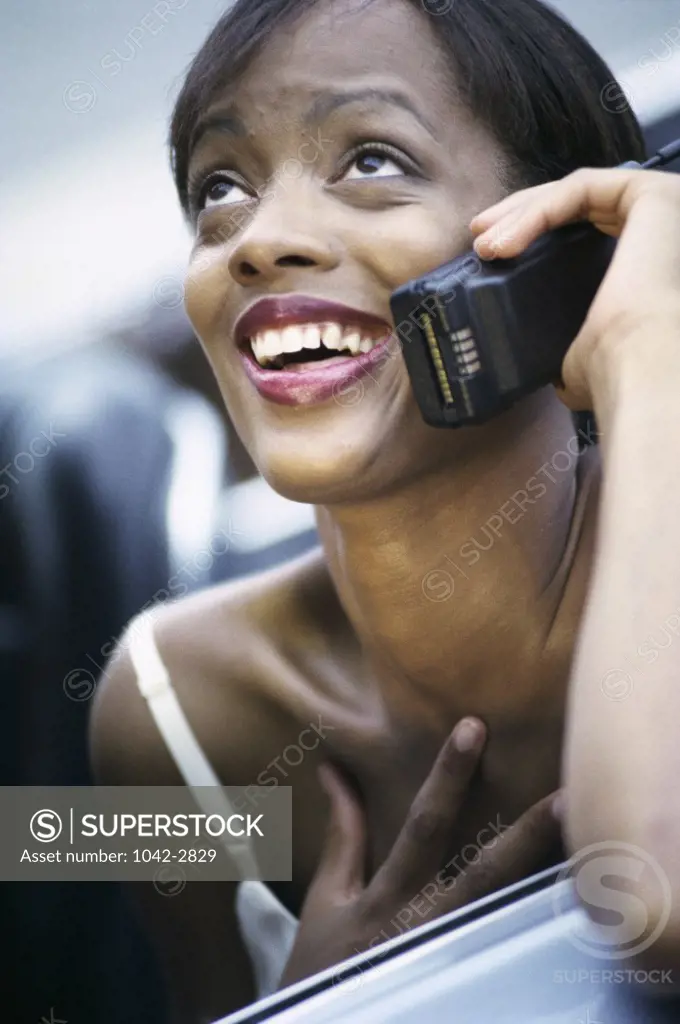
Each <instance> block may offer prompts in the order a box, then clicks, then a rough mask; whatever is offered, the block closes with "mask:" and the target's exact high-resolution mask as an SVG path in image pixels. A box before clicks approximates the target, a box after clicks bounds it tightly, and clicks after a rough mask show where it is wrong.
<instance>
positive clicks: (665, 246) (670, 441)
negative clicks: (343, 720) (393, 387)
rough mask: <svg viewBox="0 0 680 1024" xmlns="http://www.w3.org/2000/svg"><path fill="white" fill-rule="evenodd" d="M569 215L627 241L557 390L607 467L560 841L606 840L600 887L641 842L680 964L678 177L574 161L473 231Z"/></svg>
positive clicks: (543, 225)
mask: <svg viewBox="0 0 680 1024" xmlns="http://www.w3.org/2000/svg"><path fill="white" fill-rule="evenodd" d="M574 219H589V220H591V221H592V222H593V223H595V224H597V225H598V227H600V228H601V229H602V230H604V231H606V232H607V233H609V234H612V235H615V236H618V235H620V236H621V237H620V241H619V244H618V246H617V250H616V253H615V256H614V260H613V262H612V265H611V267H610V270H609V272H608V274H607V276H606V278H605V280H604V282H603V284H602V286H601V288H600V291H599V293H598V295H597V297H596V299H595V302H594V303H593V306H592V307H591V310H590V313H589V316H588V319H587V321H586V324H585V325H584V328H583V330H582V332H581V333H580V335H579V337H578V338H577V339H576V341H575V342H574V344H573V345H572V347H571V349H570V351H569V353H568V354H567V358H566V360H565V363H564V366H563V380H564V384H565V389H564V391H563V392H562V394H561V397H563V399H564V400H565V401H566V403H567V404H568V405H569V406H570V407H571V408H591V409H594V411H595V414H596V418H597V420H598V425H599V428H600V432H601V437H602V449H603V466H604V476H603V487H602V496H601V505H600V510H599V532H598V545H597V552H596V557H595V562H594V566H593V573H592V577H591V585H590V591H589V596H588V600H587V604H586V608H585V611H584V617H583V620H582V625H581V630H580V634H579V638H578V644H577V649H576V655H575V659H574V663H573V669H572V679H571V686H570V694H569V706H568V715H567V734H566V744H565V754H564V773H563V774H564V780H565V783H566V801H567V806H566V831H567V839H568V842H569V845H570V847H571V849H572V850H574V851H577V850H582V849H583V848H584V847H588V846H590V845H592V844H596V843H607V844H609V854H608V855H607V856H605V857H604V858H603V860H602V864H601V869H602V870H601V875H602V879H601V883H602V885H603V887H606V884H607V883H606V880H605V878H604V875H605V874H607V873H609V872H611V873H613V874H616V873H617V871H616V869H615V868H613V864H614V861H613V857H614V854H615V853H616V849H617V846H616V844H621V843H623V844H630V845H631V846H633V847H634V849H633V850H632V851H628V857H627V862H626V863H627V866H626V867H625V868H622V869H621V873H625V874H628V875H629V877H628V878H627V886H628V892H629V894H630V895H631V896H632V897H633V898H634V899H636V900H639V901H640V903H641V904H642V908H643V911H644V912H645V913H646V914H647V915H648V919H647V926H646V927H645V929H644V930H645V934H649V933H652V932H653V931H654V928H655V927H656V926H659V929H661V928H663V929H664V930H663V932H662V934H661V935H660V937H659V938H658V939H657V940H656V941H655V942H654V944H653V945H652V946H651V947H650V948H649V949H648V950H647V951H646V953H645V961H646V962H653V963H654V965H655V966H665V967H668V966H673V967H680V853H679V851H680V798H679V797H678V796H677V795H676V793H677V780H678V778H680V528H679V527H680V178H676V177H675V176H672V175H668V174H662V173H658V172H651V171H622V170H612V171H608V170H585V171H580V172H578V173H577V174H574V175H570V176H569V177H568V178H566V179H564V180H563V181H561V182H558V183H554V184H551V185H547V186H541V187H540V188H538V189H532V190H527V191H526V192H524V193H520V194H519V195H517V196H513V197H511V198H510V199H509V200H507V201H506V204H505V205H504V204H499V206H498V207H496V208H494V209H492V210H491V211H487V212H486V213H485V214H484V215H482V217H481V218H479V219H478V220H477V221H475V222H473V230H475V231H477V232H479V231H482V232H484V237H483V238H478V240H477V244H478V245H480V248H479V250H478V251H479V252H480V255H485V254H489V252H490V250H489V245H491V247H492V251H493V253H494V254H496V255H498V254H500V255H503V256H512V255H516V254H517V253H519V252H521V251H522V250H523V249H524V248H525V247H526V245H528V244H529V243H530V242H531V241H532V240H533V239H534V238H536V237H537V236H538V235H539V234H541V233H542V232H543V231H545V230H547V229H549V228H553V227H557V226H559V225H561V224H565V223H567V222H569V221H570V220H574ZM494 240H495V242H494ZM499 240H500V244H499ZM480 243H481V244H480ZM655 638H656V639H657V640H658V646H657V645H656V643H655ZM612 843H613V844H614V845H613V846H612ZM607 857H608V859H607ZM621 863H623V862H621ZM650 863H651V864H652V865H654V864H655V865H657V866H658V867H659V868H660V869H661V872H662V873H664V874H665V876H666V877H667V879H668V883H669V888H668V889H667V890H666V891H665V892H664V890H663V887H662V885H661V884H660V883H659V879H658V876H657V877H656V878H655V877H654V874H655V872H654V870H653V868H652V869H651V870H650V867H649V865H650ZM607 868H609V872H608V871H607ZM643 868H644V870H642V869H643ZM638 869H640V870H639V872H638ZM595 902H596V901H595ZM602 905H603V906H604V905H605V904H604V903H603V904H602ZM631 909H632V904H631ZM637 909H638V910H639V909H640V904H639V903H638V904H637ZM666 918H667V924H666V925H665V927H664V920H665V919H666ZM643 925H644V922H643V921H640V927H641V928H642V927H643ZM631 934H632V933H631Z"/></svg>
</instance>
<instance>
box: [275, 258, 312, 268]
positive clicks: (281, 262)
mask: <svg viewBox="0 0 680 1024" xmlns="http://www.w3.org/2000/svg"><path fill="white" fill-rule="evenodd" d="M314 262H315V261H314V260H313V259H310V258H309V256H297V255H295V256H279V258H278V259H277V260H276V265H277V267H312V266H314Z"/></svg>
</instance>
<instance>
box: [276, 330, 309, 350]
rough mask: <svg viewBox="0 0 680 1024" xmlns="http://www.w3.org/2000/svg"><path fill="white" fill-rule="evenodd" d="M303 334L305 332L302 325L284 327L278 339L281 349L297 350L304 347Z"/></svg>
mask: <svg viewBox="0 0 680 1024" xmlns="http://www.w3.org/2000/svg"><path fill="white" fill-rule="evenodd" d="M304 336H305V332H304V328H302V327H298V326H295V327H284V328H283V330H282V331H281V339H280V344H281V347H282V348H283V351H284V352H299V351H300V349H301V348H304V347H305V342H304Z"/></svg>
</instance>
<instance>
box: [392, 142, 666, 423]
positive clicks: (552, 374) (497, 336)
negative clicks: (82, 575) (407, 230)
mask: <svg viewBox="0 0 680 1024" xmlns="http://www.w3.org/2000/svg"><path fill="white" fill-rule="evenodd" d="M679 156H680V139H678V140H676V141H675V142H673V143H671V144H670V145H668V146H665V147H664V148H663V149H661V150H659V152H658V153H657V154H655V156H654V157H652V158H651V159H650V160H648V161H647V162H646V163H644V164H639V163H637V162H634V161H629V162H628V163H625V164H622V165H621V166H622V167H631V168H637V169H639V170H644V169H648V168H652V167H660V166H663V165H664V164H667V163H670V162H671V160H674V159H676V158H677V157H679ZM616 244H617V243H616V240H615V239H613V238H611V237H610V236H608V235H605V234H603V233H602V232H601V231H598V229H597V228H595V227H594V226H592V225H591V224H589V223H587V222H581V223H578V224H569V225H567V226H566V227H563V228H558V229H557V230H555V231H550V232H547V233H546V234H544V235H543V236H542V237H541V238H539V239H537V240H536V241H535V242H534V243H533V244H532V245H530V246H529V247H528V248H527V249H526V251H525V252H523V253H522V254H521V255H520V256H518V257H516V258H514V259H505V260H504V259H496V260H491V261H485V260H481V259H480V258H479V257H478V256H477V254H476V253H475V252H469V253H466V254H465V255H464V256H460V257H458V258H456V259H454V260H451V261H450V262H449V263H445V264H444V265H443V266H440V267H437V268H435V269H434V270H432V271H430V272H429V273H427V274H424V275H423V276H422V277H418V278H415V279H414V280H412V281H409V282H408V283H407V284H405V285H403V286H402V287H401V288H398V289H397V290H396V291H395V292H394V293H393V295H392V297H391V299H390V305H391V309H392V316H393V319H394V323H395V325H396V330H397V335H398V337H399V341H400V344H401V349H402V352H403V356H404V360H405V362H406V368H407V370H408V373H409V377H410V380H411V386H412V388H413V391H414V394H415V397H416V400H417V402H418V405H419V407H420V411H421V413H422V416H423V419H424V420H425V422H426V423H429V424H431V425H432V426H435V427H460V426H464V425H467V424H474V423H483V422H485V421H486V420H488V419H490V418H491V417H493V416H495V415H497V414H498V413H499V412H502V411H503V410H504V409H507V408H508V407H509V406H511V405H512V404H513V403H514V402H516V401H517V400H518V399H519V398H521V397H522V396H523V395H526V394H529V393H530V392H532V391H535V390H536V389H537V388H540V387H543V386H544V385H546V384H550V383H556V382H557V381H559V379H560V371H561V367H562V362H563V360H564V356H565V355H566V352H567V349H568V348H569V346H570V345H571V343H572V341H573V340H574V338H575V337H576V336H577V334H578V332H579V331H580V329H581V327H582V326H583V323H584V321H585V319H586V316H587V314H588V310H589V309H590V306H591V304H592V302H593V299H594V298H595V296H596V294H597V292H598V290H599V288H600V285H601V283H602V280H603V278H604V276H605V274H606V272H607V268H608V267H609V264H610V262H611V259H612V256H613V255H614V251H615V249H616Z"/></svg>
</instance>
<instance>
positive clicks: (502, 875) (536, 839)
mask: <svg viewBox="0 0 680 1024" xmlns="http://www.w3.org/2000/svg"><path fill="white" fill-rule="evenodd" d="M561 799H562V797H561V793H560V791H559V790H558V791H557V792H555V793H551V794H550V795H549V796H546V797H544V799H543V800H539V801H538V803H536V804H534V805H533V807H530V808H529V810H528V811H525V813H524V814H523V815H522V816H521V817H520V818H518V819H517V821H516V822H515V823H514V825H511V826H509V827H508V828H507V829H505V830H504V831H503V832H501V833H500V834H497V835H496V836H495V837H494V838H493V839H491V840H490V841H488V842H486V843H480V845H479V846H478V854H479V859H478V860H471V861H467V862H465V864H464V865H460V864H459V865H458V867H459V868H462V870H461V873H460V875H458V876H457V877H456V878H455V884H454V885H453V886H452V887H450V888H448V892H447V896H446V898H445V900H444V902H443V903H442V906H441V910H440V912H444V911H448V910H453V909H454V908H456V907H460V906H464V905H465V904H466V903H470V902H472V901H473V900H477V899H481V898H482V897H483V896H487V895H489V894H490V893H492V892H496V891H497V890H499V889H503V888H505V887H506V886H508V885H512V884H513V883H514V882H519V881H521V880H522V879H523V878H526V877H527V876H528V875H531V874H534V873H535V872H536V871H540V870H541V869H542V868H544V867H547V866H548V864H547V862H548V859H549V858H550V857H551V856H552V855H554V854H556V852H557V850H558V844H559V840H560V817H561ZM482 831H484V830H482ZM489 831H491V830H489ZM480 835H481V833H480ZM458 859H459V858H458ZM454 861H456V858H454ZM450 877H451V876H450ZM443 887H444V886H443Z"/></svg>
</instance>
